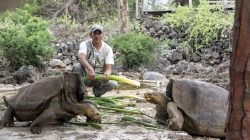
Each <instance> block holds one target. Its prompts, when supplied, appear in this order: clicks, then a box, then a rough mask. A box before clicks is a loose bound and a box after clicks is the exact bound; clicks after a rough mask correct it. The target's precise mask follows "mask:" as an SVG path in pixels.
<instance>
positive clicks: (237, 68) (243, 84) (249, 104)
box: [226, 0, 250, 140]
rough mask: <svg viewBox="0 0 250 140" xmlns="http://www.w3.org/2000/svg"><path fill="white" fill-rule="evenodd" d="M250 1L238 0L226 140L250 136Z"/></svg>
mask: <svg viewBox="0 0 250 140" xmlns="http://www.w3.org/2000/svg"><path fill="white" fill-rule="evenodd" d="M249 29H250V0H236V10H235V21H234V36H233V37H234V38H233V51H232V54H231V62H230V87H231V90H230V95H229V117H228V121H227V129H226V132H227V135H226V140H249V138H250V30H249Z"/></svg>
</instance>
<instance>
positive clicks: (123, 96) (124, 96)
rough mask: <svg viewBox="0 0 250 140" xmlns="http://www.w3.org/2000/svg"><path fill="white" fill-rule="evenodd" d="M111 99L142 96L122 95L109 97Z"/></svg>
mask: <svg viewBox="0 0 250 140" xmlns="http://www.w3.org/2000/svg"><path fill="white" fill-rule="evenodd" d="M111 99H142V98H140V97H137V96H132V95H122V96H115V97H111Z"/></svg>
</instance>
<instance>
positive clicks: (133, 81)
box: [83, 75, 140, 87]
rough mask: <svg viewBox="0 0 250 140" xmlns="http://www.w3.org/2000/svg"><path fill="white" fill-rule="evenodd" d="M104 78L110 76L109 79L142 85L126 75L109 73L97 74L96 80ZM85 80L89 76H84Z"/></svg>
mask: <svg viewBox="0 0 250 140" xmlns="http://www.w3.org/2000/svg"><path fill="white" fill-rule="evenodd" d="M104 78H108V79H109V80H114V81H117V82H121V83H126V84H130V85H133V86H136V87H140V82H138V81H135V80H131V79H128V78H126V77H124V76H117V75H109V76H104V75H97V76H96V77H95V80H102V79H104ZM83 80H88V77H84V78H83Z"/></svg>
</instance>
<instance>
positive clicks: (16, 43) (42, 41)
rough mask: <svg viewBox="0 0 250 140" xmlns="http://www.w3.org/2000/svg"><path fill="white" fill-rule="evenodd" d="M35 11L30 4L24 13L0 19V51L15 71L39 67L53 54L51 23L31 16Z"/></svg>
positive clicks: (21, 10)
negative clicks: (31, 66)
mask: <svg viewBox="0 0 250 140" xmlns="http://www.w3.org/2000/svg"><path fill="white" fill-rule="evenodd" d="M34 10H35V7H31V6H30V5H28V4H27V5H25V7H24V8H23V9H17V10H16V11H15V12H6V13H4V14H2V15H1V16H0V32H1V34H0V47H1V49H2V50H3V53H4V56H5V57H6V58H7V59H8V60H9V61H10V65H11V66H13V67H15V68H18V67H21V66H22V65H35V66H37V65H39V64H40V63H41V62H42V61H43V60H46V59H49V58H51V56H52V54H53V48H52V47H51V41H52V39H53V34H52V33H51V32H50V30H49V28H48V27H49V23H48V22H47V21H46V20H43V19H41V18H39V17H36V16H32V15H31V13H32V12H33V11H34Z"/></svg>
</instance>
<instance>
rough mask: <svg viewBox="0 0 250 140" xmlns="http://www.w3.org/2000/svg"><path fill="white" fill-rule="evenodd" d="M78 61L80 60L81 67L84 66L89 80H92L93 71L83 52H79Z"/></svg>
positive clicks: (93, 76) (93, 77)
mask: <svg viewBox="0 0 250 140" xmlns="http://www.w3.org/2000/svg"><path fill="white" fill-rule="evenodd" d="M79 61H80V63H81V65H83V67H84V68H86V70H87V74H88V78H89V79H90V80H94V79H95V71H94V69H93V68H92V67H91V66H90V64H89V62H88V60H87V57H86V54H85V53H80V54H79Z"/></svg>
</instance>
